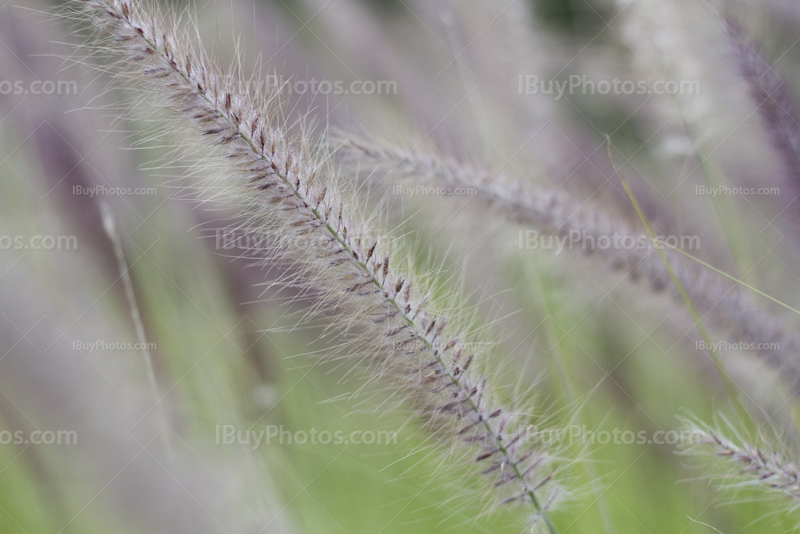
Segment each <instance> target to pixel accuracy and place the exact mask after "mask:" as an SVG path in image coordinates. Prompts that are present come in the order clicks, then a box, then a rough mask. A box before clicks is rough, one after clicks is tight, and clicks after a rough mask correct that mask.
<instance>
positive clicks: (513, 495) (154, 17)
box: [72, 0, 555, 532]
mask: <svg viewBox="0 0 800 534" xmlns="http://www.w3.org/2000/svg"><path fill="white" fill-rule="evenodd" d="M72 5H73V6H75V7H76V8H77V9H78V13H77V14H76V15H75V17H88V19H89V20H90V21H91V24H92V26H93V28H94V29H95V30H96V39H95V40H94V44H93V46H94V49H95V50H99V51H102V52H103V53H104V54H108V55H110V57H113V58H116V59H117V63H116V64H115V65H113V66H112V70H113V72H115V73H116V74H117V75H119V76H123V77H125V78H126V79H130V80H132V81H133V82H135V83H136V84H137V85H138V86H139V87H140V88H142V89H143V90H145V91H146V92H147V94H148V95H153V96H154V97H156V100H155V102H156V105H157V106H158V107H159V109H164V110H168V111H169V116H170V118H171V119H174V121H175V124H174V129H175V131H176V132H179V134H180V135H182V136H184V137H185V139H186V141H187V142H188V143H190V144H192V145H193V147H194V148H196V150H197V151H198V152H204V153H205V155H207V156H208V159H209V160H213V161H209V164H210V165H214V166H216V167H217V168H218V170H219V171H220V172H219V174H221V175H222V178H221V181H220V182H219V183H218V184H217V185H218V188H214V189H212V188H211V187H210V188H209V189H212V192H213V193H216V194H219V195H222V196H225V197H226V198H228V199H229V200H230V201H231V202H235V203H237V205H238V206H240V207H241V208H242V210H243V212H244V213H246V214H247V215H248V216H249V217H250V219H251V221H250V223H249V224H248V226H250V227H253V226H258V227H259V228H261V229H262V231H263V232H265V233H267V234H269V235H270V236H272V237H274V238H276V239H278V240H279V242H280V243H281V249H282V250H283V251H284V252H285V254H286V256H287V257H288V258H290V259H291V260H292V261H293V262H294V263H295V265H297V266H299V267H300V269H301V270H302V272H303V274H304V280H305V281H306V283H307V284H309V285H310V286H311V287H313V288H315V289H316V290H317V291H318V293H319V295H320V299H321V300H322V301H323V302H324V303H325V304H326V305H327V306H328V308H329V309H334V308H335V310H336V313H337V314H338V315H339V318H340V321H341V323H342V324H343V325H345V327H346V328H348V329H350V330H352V331H354V332H355V331H358V332H359V336H358V337H360V339H361V341H363V340H367V341H366V348H364V349H363V350H364V351H366V352H367V353H368V354H370V360H371V369H372V370H373V371H374V372H375V373H376V374H379V375H381V376H384V377H388V378H389V379H388V383H391V384H393V385H394V386H395V387H396V388H398V389H399V391H401V392H402V393H404V394H405V395H406V396H407V397H408V398H409V399H410V401H411V403H412V404H413V405H414V406H416V407H417V409H418V410H419V411H420V413H421V415H422V416H423V417H424V418H425V419H427V420H428V421H430V422H432V423H433V424H434V425H435V426H436V427H437V429H439V430H440V431H441V432H442V433H441V435H442V436H444V437H445V438H446V439H447V440H448V441H449V442H458V443H461V444H462V445H465V446H466V447H467V449H468V450H470V451H472V455H473V459H474V461H475V462H476V464H477V465H480V466H481V467H480V469H481V470H482V473H483V474H484V475H485V476H486V477H489V478H490V481H491V486H492V488H493V490H492V492H493V493H494V495H495V496H496V501H497V502H502V503H516V504H521V505H523V506H526V507H530V508H531V509H532V512H533V515H534V517H535V518H537V519H539V520H541V521H542V522H543V523H544V524H545V525H546V528H547V529H548V530H549V531H550V532H555V527H554V526H553V524H552V523H551V522H550V520H549V518H548V516H547V514H546V507H547V505H549V504H550V503H551V502H552V499H551V497H552V496H553V495H554V491H555V490H554V489H553V487H554V486H555V484H554V480H553V471H552V469H553V467H552V465H551V462H550V459H549V456H548V454H547V452H546V451H542V450H539V449H538V448H537V447H536V446H535V445H534V444H532V443H530V442H529V440H528V438H529V437H530V436H528V432H527V427H526V418H525V416H523V415H522V414H521V413H519V412H517V411H515V410H512V409H508V408H506V407H505V406H504V405H503V403H502V402H501V401H500V399H499V395H497V393H496V392H495V391H494V390H493V388H492V384H491V382H490V378H489V377H488V376H487V375H486V373H484V372H482V371H481V369H480V367H481V362H480V361H479V360H480V359H481V357H482V355H481V354H480V353H473V352H472V351H470V350H469V348H468V347H467V346H466V345H465V343H464V340H465V339H469V337H470V333H469V332H466V333H465V332H461V331H459V328H458V324H459V321H458V318H457V317H455V318H452V320H451V314H449V313H445V310H447V308H446V307H445V306H443V305H442V303H441V302H440V299H437V298H435V297H434V296H433V295H432V294H431V291H430V289H429V287H428V286H427V285H426V284H425V283H424V282H423V281H422V280H421V279H420V278H419V277H418V276H417V275H415V274H414V273H413V269H412V267H411V265H410V263H409V262H408V261H407V260H405V259H403V258H405V255H404V254H402V251H401V250H400V249H399V245H398V244H397V243H396V242H395V241H394V240H393V239H392V238H391V237H390V236H389V235H386V234H384V233H383V232H380V231H377V230H376V228H378V227H380V223H379V222H378V221H376V218H375V217H369V216H364V215H362V213H364V212H365V210H364V208H362V207H361V206H360V204H359V202H358V201H357V199H356V198H354V196H353V195H352V194H350V193H348V189H347V187H346V185H342V184H341V183H340V178H339V177H338V176H337V172H336V171H335V169H334V168H333V167H332V165H331V164H330V158H329V157H328V155H327V154H326V153H325V151H324V150H323V149H321V148H320V147H319V146H318V145H317V143H315V142H314V141H313V140H312V138H311V137H310V135H308V134H306V133H302V132H301V133H292V132H293V131H295V130H296V129H290V128H289V127H288V125H287V124H285V122H284V121H283V120H282V119H281V118H280V117H281V110H280V107H279V105H278V102H277V97H276V94H275V93H271V92H264V93H260V92H258V91H257V90H256V91H244V90H242V86H243V81H244V80H243V79H242V78H241V77H240V76H239V74H236V73H234V74H233V75H227V74H225V73H224V72H223V71H222V69H220V68H219V67H218V66H217V65H215V63H214V62H213V61H212V60H211V59H210V58H209V57H208V55H207V54H206V53H205V52H203V50H202V48H201V47H198V46H197V45H196V44H194V43H193V42H192V40H191V39H190V38H189V37H188V33H187V32H186V31H185V30H182V29H180V27H179V25H178V23H177V22H176V21H175V20H174V17H172V16H171V15H166V16H165V15H162V14H161V13H159V12H157V11H156V10H155V8H153V7H151V6H149V5H147V4H142V3H138V2H133V1H131V0H75V1H73V2H72ZM165 20H168V21H169V22H168V23H167V22H164V21H165ZM250 85H252V84H250ZM209 154H210V155H209Z"/></svg>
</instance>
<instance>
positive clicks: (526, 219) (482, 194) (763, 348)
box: [341, 136, 800, 392]
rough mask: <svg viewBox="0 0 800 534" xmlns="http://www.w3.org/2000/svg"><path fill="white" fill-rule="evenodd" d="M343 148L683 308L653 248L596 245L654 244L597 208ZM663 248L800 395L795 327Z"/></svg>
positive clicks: (435, 158)
mask: <svg viewBox="0 0 800 534" xmlns="http://www.w3.org/2000/svg"><path fill="white" fill-rule="evenodd" d="M341 146H342V150H343V151H344V152H345V157H346V158H348V159H351V160H352V161H353V162H354V163H353V166H354V167H355V166H358V167H359V168H361V169H364V170H365V172H370V173H378V174H379V175H391V174H394V175H398V176H400V177H404V178H409V179H412V180H420V181H422V182H423V183H425V184H429V183H432V184H437V185H441V186H443V187H447V188H452V189H454V190H457V189H462V190H463V189H465V188H468V190H470V191H475V196H476V198H477V199H478V200H480V201H481V202H483V203H484V204H487V205H490V206H494V207H495V208H496V210H497V211H499V212H500V213H502V214H503V216H504V217H506V218H508V219H509V220H511V221H512V222H515V223H520V224H523V225H525V226H529V227H532V228H536V229H538V230H540V231H543V232H547V233H549V234H552V235H557V236H560V237H563V238H566V239H569V243H570V246H573V247H576V248H579V249H580V248H582V249H583V250H584V251H585V252H586V253H596V254H598V255H599V256H601V257H602V258H603V259H604V260H605V261H606V263H607V264H608V265H609V266H610V267H611V268H612V269H613V270H617V271H623V272H624V273H625V274H626V275H627V277H628V278H629V279H630V280H632V281H635V282H638V281H640V280H642V281H644V282H645V283H646V284H647V287H648V288H649V290H650V291H651V292H652V293H662V292H664V291H667V292H669V293H670V295H671V296H672V298H673V299H674V300H675V301H676V302H681V295H680V293H679V291H678V290H677V288H676V286H675V285H674V284H673V283H672V281H671V279H670V275H669V273H668V272H667V269H666V268H665V266H664V263H663V262H662V261H661V259H660V257H659V255H658V254H656V253H653V252H654V250H655V249H654V248H653V247H649V246H648V247H639V246H633V247H614V246H609V247H599V246H598V247H595V246H593V245H591V244H590V243H598V242H601V240H608V241H607V242H609V243H615V242H621V241H622V240H627V241H629V242H631V243H640V242H641V240H643V239H644V240H646V242H647V243H652V242H653V239H651V238H650V237H649V236H647V235H646V234H645V233H644V232H643V231H638V230H636V229H635V228H633V227H632V226H629V225H628V224H626V223H624V222H623V221H621V220H619V219H618V218H614V217H612V216H610V215H608V214H606V213H605V212H604V210H603V209H601V208H600V207H598V206H595V205H593V204H592V203H590V202H586V203H583V202H580V201H579V200H577V199H575V198H573V197H572V196H571V195H569V194H568V193H565V192H563V191H559V190H555V189H553V190H542V189H538V188H535V187H530V186H526V185H524V184H522V183H521V182H520V181H518V180H514V179H513V178H511V177H509V176H507V175H504V174H503V173H492V172H490V171H488V170H485V169H483V168H481V167H479V166H477V165H474V164H471V163H466V162H461V161H457V160H456V159H453V158H449V157H446V156H440V155H437V154H435V153H433V152H427V151H423V150H419V149H414V150H403V149H401V148H399V147H394V146H390V145H388V144H386V143H381V142H377V141H372V140H368V139H364V138H358V137H354V136H351V137H347V138H345V139H344V140H343V141H342V145H341ZM584 245H586V246H584ZM661 246H662V250H663V252H664V253H665V254H666V256H667V257H668V258H669V262H670V264H671V265H672V266H673V269H674V270H675V275H676V277H677V279H678V280H679V281H680V283H681V284H682V285H683V287H684V288H685V290H686V293H687V295H688V297H689V298H690V299H691V301H692V302H693V303H694V305H695V306H696V307H697V308H698V311H699V312H700V313H701V315H702V317H701V318H702V320H704V321H707V322H708V323H709V324H710V325H711V326H712V327H714V328H715V330H716V331H718V332H726V331H728V330H732V331H733V334H734V335H735V336H736V337H737V338H738V339H740V340H741V341H742V342H745V343H748V344H751V345H752V346H754V347H758V352H759V354H760V355H761V357H762V358H763V360H764V361H765V362H766V363H767V364H769V365H770V366H772V367H774V368H776V369H778V370H779V371H780V372H782V373H783V376H784V378H785V380H786V382H787V383H788V385H789V387H790V388H791V391H792V392H796V391H798V389H800V365H798V363H797V362H796V359H795V358H794V357H793V355H794V354H796V353H797V352H798V351H800V341H799V340H798V339H797V336H796V335H795V333H794V331H793V328H792V326H791V325H790V324H789V323H788V321H787V320H786V319H784V318H783V317H781V316H777V315H774V314H772V313H767V312H766V311H765V310H763V309H761V308H759V307H757V306H756V304H755V302H753V300H752V299H751V298H750V297H749V295H747V294H746V292H745V291H744V290H743V289H742V288H741V287H740V285H739V283H738V281H733V280H732V279H729V277H728V278H726V277H724V276H722V275H721V274H720V273H718V272H714V271H713V270H712V269H709V268H708V266H707V265H705V264H701V263H698V262H696V261H694V259H692V258H690V257H688V256H686V255H684V254H683V253H681V251H680V250H672V249H671V248H669V246H668V244H663V245H661Z"/></svg>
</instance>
